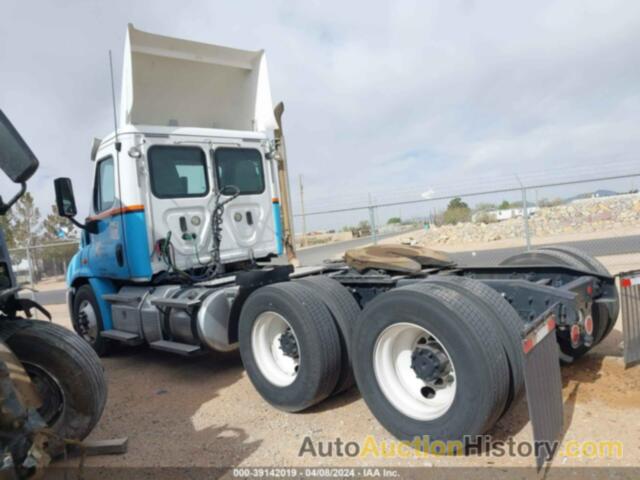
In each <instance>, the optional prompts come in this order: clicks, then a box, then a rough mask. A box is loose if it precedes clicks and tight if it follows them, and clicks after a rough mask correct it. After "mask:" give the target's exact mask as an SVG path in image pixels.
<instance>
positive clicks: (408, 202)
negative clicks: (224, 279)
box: [294, 173, 640, 217]
mask: <svg viewBox="0 0 640 480" xmlns="http://www.w3.org/2000/svg"><path fill="white" fill-rule="evenodd" d="M633 177H640V173H632V174H626V175H612V176H607V177H598V178H589V179H581V180H570V181H564V182H554V183H546V184H538V185H535V184H534V185H523V187H522V188H524V189H526V190H531V189H536V188H548V187H560V186H565V185H578V184H583V183H591V182H601V181H609V180H621V179H625V178H633ZM520 190H521V188H517V187H510V188H500V189H494V190H486V191H474V192H466V193H458V194H449V195H442V196H437V197H431V198H428V199H425V198H423V199H420V200H405V201H399V202H387V203H379V204H377V205H360V206H355V207H345V208H336V209H331V210H322V211H313V212H308V213H306V214H305V215H304V216H306V217H308V216H312V215H325V214H329V213H341V212H351V211H357V210H368V209H369V208H384V207H396V206H400V205H415V204H420V203H428V202H434V201H438V200H447V199H449V198H452V197H477V196H481V195H492V194H497V193H508V192H515V191H520ZM294 216H295V217H302V216H303V215H302V214H299V213H298V214H294Z"/></svg>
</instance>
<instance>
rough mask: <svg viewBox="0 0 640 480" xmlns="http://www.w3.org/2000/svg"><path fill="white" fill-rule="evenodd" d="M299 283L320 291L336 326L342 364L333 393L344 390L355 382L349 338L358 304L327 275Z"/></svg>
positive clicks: (357, 312)
mask: <svg viewBox="0 0 640 480" xmlns="http://www.w3.org/2000/svg"><path fill="white" fill-rule="evenodd" d="M298 282H299V283H301V284H303V285H306V286H307V287H310V288H313V289H315V290H316V291H317V292H319V293H322V295H321V298H322V301H323V302H324V304H325V305H326V307H327V308H328V309H329V312H330V313H331V315H332V317H333V320H334V321H335V324H336V327H337V328H338V334H339V335H340V346H341V350H342V366H341V368H340V376H339V377H338V383H337V385H336V388H335V389H334V391H333V393H334V394H336V393H341V392H344V391H346V390H348V389H350V388H351V387H353V386H354V385H355V383H356V381H355V378H354V376H353V369H352V368H351V354H350V352H349V349H350V348H351V339H352V338H353V334H352V332H353V327H354V325H355V322H356V320H357V319H358V315H360V306H359V305H358V302H356V299H355V298H353V295H351V294H350V293H349V292H348V291H347V289H346V287H344V286H342V284H341V283H340V282H338V281H336V280H333V279H332V278H329V277H323V276H318V277H308V278H302V279H300V280H298Z"/></svg>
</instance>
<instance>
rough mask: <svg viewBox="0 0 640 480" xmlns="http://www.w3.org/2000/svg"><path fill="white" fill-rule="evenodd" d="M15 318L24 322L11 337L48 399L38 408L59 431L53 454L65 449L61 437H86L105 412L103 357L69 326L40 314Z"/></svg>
mask: <svg viewBox="0 0 640 480" xmlns="http://www.w3.org/2000/svg"><path fill="white" fill-rule="evenodd" d="M15 321H16V322H20V323H21V324H22V325H20V327H21V328H19V329H17V330H16V331H15V333H13V334H12V335H11V336H10V337H9V338H8V339H7V342H6V343H7V345H8V346H9V347H10V348H11V350H13V352H14V353H15V354H16V356H17V357H18V359H19V360H20V361H21V362H22V364H23V365H24V368H25V370H26V372H27V373H28V374H29V376H30V377H31V381H32V382H33V383H34V385H35V386H36V389H37V390H38V392H39V393H40V396H41V398H42V400H43V405H42V406H41V407H40V408H39V409H38V411H39V413H40V415H41V416H42V418H43V419H44V420H45V422H46V423H47V425H48V426H49V428H50V429H51V430H52V431H53V432H54V433H55V434H56V437H54V438H51V439H49V443H48V451H49V453H50V454H51V455H52V456H57V455H61V454H62V453H63V452H64V442H63V441H62V440H61V439H63V438H65V439H73V440H82V439H84V438H85V437H86V436H87V435H89V433H90V432H91V431H92V430H93V428H94V427H95V426H96V424H97V423H98V420H100V417H101V416H102V412H103V410H104V406H105V403H106V401H107V383H106V380H105V377H104V371H103V368H102V365H101V364H100V359H99V358H98V356H97V355H96V353H95V352H94V351H93V350H92V349H91V347H90V346H89V345H87V343H86V342H85V341H84V340H82V339H81V338H80V337H78V336H77V335H76V334H75V333H73V332H71V331H69V330H67V329H66V328H64V327H61V326H59V325H56V324H53V323H49V322H43V321H39V320H15Z"/></svg>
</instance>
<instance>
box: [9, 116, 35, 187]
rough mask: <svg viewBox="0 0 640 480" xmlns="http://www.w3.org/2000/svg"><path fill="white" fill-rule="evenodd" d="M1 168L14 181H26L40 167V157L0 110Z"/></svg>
mask: <svg viewBox="0 0 640 480" xmlns="http://www.w3.org/2000/svg"><path fill="white" fill-rule="evenodd" d="M0 169H2V171H3V172H4V173H5V174H6V175H7V176H8V177H9V178H10V179H11V181H12V182H14V183H25V182H26V181H27V180H29V178H31V175H33V174H34V173H35V171H36V170H37V169H38V159H37V158H36V156H35V155H34V154H33V152H32V151H31V149H30V148H29V146H28V145H27V144H26V142H25V141H24V140H23V139H22V137H21V136H20V134H19V133H18V131H17V130H16V129H15V128H14V126H13V125H12V124H11V122H10V121H9V119H8V118H7V117H6V116H5V114H4V113H2V110H0Z"/></svg>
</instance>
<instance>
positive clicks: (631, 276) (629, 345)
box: [619, 270, 640, 367]
mask: <svg viewBox="0 0 640 480" xmlns="http://www.w3.org/2000/svg"><path fill="white" fill-rule="evenodd" d="M619 291H620V303H621V307H622V308H621V311H622V339H623V342H624V365H625V367H626V366H628V365H631V364H632V363H636V362H639V361H640V270H635V271H633V272H626V273H621V274H620V289H619Z"/></svg>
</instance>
